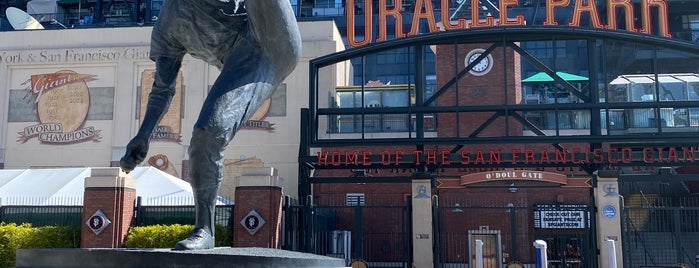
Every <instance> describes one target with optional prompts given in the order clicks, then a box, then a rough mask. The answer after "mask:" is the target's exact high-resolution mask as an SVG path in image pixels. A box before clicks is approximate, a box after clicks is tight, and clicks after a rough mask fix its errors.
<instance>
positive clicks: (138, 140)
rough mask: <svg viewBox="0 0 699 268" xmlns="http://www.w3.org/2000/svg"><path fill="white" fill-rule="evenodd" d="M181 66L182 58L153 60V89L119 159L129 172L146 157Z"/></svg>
mask: <svg viewBox="0 0 699 268" xmlns="http://www.w3.org/2000/svg"><path fill="white" fill-rule="evenodd" d="M181 66H182V58H181V57H180V58H168V57H158V58H157V59H156V60H155V79H154V81H153V89H151V92H150V94H149V95H148V104H147V107H146V114H145V116H144V117H143V121H142V122H141V127H140V128H139V129H138V133H137V134H136V136H135V137H134V138H133V139H131V141H130V142H129V144H127V145H126V153H125V154H124V156H123V157H122V158H121V161H120V166H121V168H122V169H123V170H124V171H125V172H130V171H131V170H133V169H134V168H136V166H137V165H138V164H140V163H141V162H143V160H144V159H145V158H146V156H147V155H148V144H149V143H150V138H151V135H152V134H153V132H154V131H155V128H156V127H158V123H160V120H161V119H162V118H163V116H164V115H165V114H166V113H167V110H168V108H169V107H170V102H172V97H173V96H174V95H175V86H176V83H177V74H178V73H179V71H180V67H181Z"/></svg>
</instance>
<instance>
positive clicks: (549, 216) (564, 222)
mask: <svg viewBox="0 0 699 268" xmlns="http://www.w3.org/2000/svg"><path fill="white" fill-rule="evenodd" d="M589 227H590V213H589V211H588V206H587V205H584V204H574V205H549V204H545V205H536V206H534V228H536V229H585V228H589Z"/></svg>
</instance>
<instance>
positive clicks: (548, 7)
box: [544, 0, 570, 25]
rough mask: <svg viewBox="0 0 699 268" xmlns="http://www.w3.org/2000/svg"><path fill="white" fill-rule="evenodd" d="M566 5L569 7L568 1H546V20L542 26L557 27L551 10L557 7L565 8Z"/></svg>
mask: <svg viewBox="0 0 699 268" xmlns="http://www.w3.org/2000/svg"><path fill="white" fill-rule="evenodd" d="M568 5H570V0H546V20H545V21H544V25H558V21H556V15H555V13H554V12H553V9H554V8H557V7H567V6H568Z"/></svg>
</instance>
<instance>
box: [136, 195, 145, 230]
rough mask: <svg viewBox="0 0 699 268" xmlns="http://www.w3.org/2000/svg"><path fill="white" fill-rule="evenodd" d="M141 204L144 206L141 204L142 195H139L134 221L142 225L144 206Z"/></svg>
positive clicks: (137, 224)
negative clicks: (142, 209)
mask: <svg viewBox="0 0 699 268" xmlns="http://www.w3.org/2000/svg"><path fill="white" fill-rule="evenodd" d="M141 206H142V205H141V197H140V196H138V197H136V208H135V212H134V222H135V224H134V225H136V226H139V225H141V223H143V217H141V208H142V207H141Z"/></svg>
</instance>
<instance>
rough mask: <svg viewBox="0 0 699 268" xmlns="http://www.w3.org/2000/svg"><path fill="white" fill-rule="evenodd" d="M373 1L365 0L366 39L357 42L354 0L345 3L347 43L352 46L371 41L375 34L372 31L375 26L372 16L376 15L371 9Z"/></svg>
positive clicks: (366, 43)
mask: <svg viewBox="0 0 699 268" xmlns="http://www.w3.org/2000/svg"><path fill="white" fill-rule="evenodd" d="M371 1H372V0H364V39H362V41H359V42H357V40H355V36H356V35H355V32H354V0H347V4H346V5H345V9H346V10H347V44H349V46H350V47H358V46H363V45H368V44H369V43H371V37H372V36H373V35H374V33H372V32H371V29H372V28H373V27H372V24H371V18H372V17H374V16H373V14H372V10H371ZM347 7H349V8H347Z"/></svg>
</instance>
